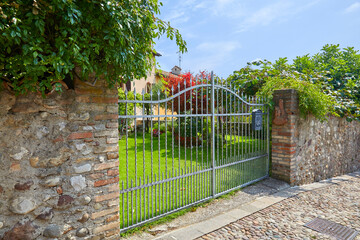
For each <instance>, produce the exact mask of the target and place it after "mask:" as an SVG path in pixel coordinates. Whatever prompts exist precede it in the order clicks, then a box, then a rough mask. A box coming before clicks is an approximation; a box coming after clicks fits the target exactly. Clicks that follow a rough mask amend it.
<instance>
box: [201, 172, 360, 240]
mask: <svg viewBox="0 0 360 240" xmlns="http://www.w3.org/2000/svg"><path fill="white" fill-rule="evenodd" d="M315 217H319V218H323V219H327V220H330V221H334V222H336V223H339V224H342V225H344V226H347V227H350V228H352V229H355V230H356V231H358V232H359V234H358V235H357V237H356V238H355V239H356V240H359V239H360V176H359V175H358V176H356V177H355V178H352V179H351V180H349V181H344V182H340V183H336V184H334V185H333V184H331V185H330V186H327V187H324V188H319V189H316V190H313V191H308V192H302V193H299V194H298V195H296V196H294V197H291V198H288V199H285V200H283V201H281V202H278V203H276V204H274V205H271V206H270V207H267V208H265V209H263V210H260V211H258V212H256V213H254V214H251V215H249V216H247V217H244V218H242V219H239V220H237V221H235V222H232V223H230V224H228V225H226V226H224V227H222V228H220V229H218V230H216V231H213V232H211V233H209V234H205V235H203V236H201V237H199V238H197V239H201V240H209V239H249V240H250V239H335V238H332V237H330V236H329V235H325V234H321V233H318V232H316V231H313V230H311V229H309V228H307V227H304V224H305V223H307V222H309V221H310V220H312V219H314V218H315Z"/></svg>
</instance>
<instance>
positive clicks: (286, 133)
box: [271, 89, 299, 185]
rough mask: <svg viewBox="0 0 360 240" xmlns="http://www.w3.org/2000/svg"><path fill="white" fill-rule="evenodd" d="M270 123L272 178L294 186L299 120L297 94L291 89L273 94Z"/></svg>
mask: <svg viewBox="0 0 360 240" xmlns="http://www.w3.org/2000/svg"><path fill="white" fill-rule="evenodd" d="M273 100H274V103H275V109H274V116H273V122H272V133H271V134H272V176H273V177H274V178H277V179H280V180H283V181H286V182H288V183H289V184H291V185H294V184H295V174H294V167H295V159H294V158H295V153H296V146H297V135H298V133H297V124H298V119H299V99H298V94H297V92H296V91H295V90H293V89H285V90H276V91H275V92H274V98H273Z"/></svg>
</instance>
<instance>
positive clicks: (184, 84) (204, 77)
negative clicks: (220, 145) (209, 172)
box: [164, 71, 211, 146]
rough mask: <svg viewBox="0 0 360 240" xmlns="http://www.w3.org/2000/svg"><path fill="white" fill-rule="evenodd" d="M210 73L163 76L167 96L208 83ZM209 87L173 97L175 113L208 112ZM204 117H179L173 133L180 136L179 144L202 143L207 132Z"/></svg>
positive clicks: (207, 125) (209, 110)
mask: <svg viewBox="0 0 360 240" xmlns="http://www.w3.org/2000/svg"><path fill="white" fill-rule="evenodd" d="M210 77H211V75H210V74H209V73H207V72H205V71H203V72H200V73H199V74H196V75H193V74H191V73H190V72H188V73H185V74H183V75H181V76H176V75H170V76H168V77H166V78H164V82H165V88H166V92H167V95H168V96H174V95H176V94H178V93H179V92H181V91H183V90H186V89H187V88H190V87H194V86H197V85H202V84H209V83H210ZM210 95H211V89H210V87H205V86H204V87H198V88H194V89H191V90H188V91H185V92H183V93H182V94H180V95H179V96H177V97H175V98H174V99H173V107H174V111H175V112H176V113H177V114H186V113H187V114H205V113H210V112H211V109H210V107H211V106H210V104H209V103H210ZM204 121H205V122H206V121H207V119H206V118H205V117H179V118H178V119H177V126H176V127H174V128H175V134H176V135H178V136H180V137H181V143H180V144H181V145H183V144H184V143H185V142H186V145H187V146H190V145H195V144H202V139H203V138H204V137H205V135H207V134H208V133H209V129H207V128H208V127H209V124H204Z"/></svg>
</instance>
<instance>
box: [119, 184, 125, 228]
mask: <svg viewBox="0 0 360 240" xmlns="http://www.w3.org/2000/svg"><path fill="white" fill-rule="evenodd" d="M121 190H122V191H123V190H124V181H121ZM121 203H122V210H121V212H122V224H121V225H120V226H122V227H123V228H124V227H125V211H124V210H125V199H124V193H122V194H121Z"/></svg>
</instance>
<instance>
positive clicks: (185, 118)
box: [184, 80, 187, 186]
mask: <svg viewBox="0 0 360 240" xmlns="http://www.w3.org/2000/svg"><path fill="white" fill-rule="evenodd" d="M186 87H187V86H186V80H184V90H185V89H186ZM186 101H187V96H186V92H184V115H185V117H184V155H185V156H184V159H185V164H184V170H185V171H184V172H185V174H186V120H187V114H186ZM185 186H186V179H185Z"/></svg>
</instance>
